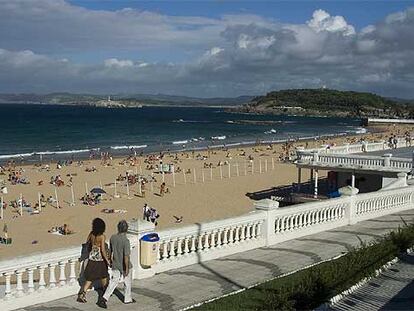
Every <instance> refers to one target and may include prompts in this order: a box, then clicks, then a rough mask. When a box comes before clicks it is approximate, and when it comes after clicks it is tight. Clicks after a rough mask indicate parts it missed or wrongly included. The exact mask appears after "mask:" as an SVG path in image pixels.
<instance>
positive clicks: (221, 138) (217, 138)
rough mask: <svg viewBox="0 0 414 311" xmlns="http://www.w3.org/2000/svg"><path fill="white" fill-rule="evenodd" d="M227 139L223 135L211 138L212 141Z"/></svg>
mask: <svg viewBox="0 0 414 311" xmlns="http://www.w3.org/2000/svg"><path fill="white" fill-rule="evenodd" d="M226 138H227V137H226V136H225V135H222V136H211V139H212V140H225V139H226Z"/></svg>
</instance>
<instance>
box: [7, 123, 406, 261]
mask: <svg viewBox="0 0 414 311" xmlns="http://www.w3.org/2000/svg"><path fill="white" fill-rule="evenodd" d="M397 139H405V141H406V144H407V146H409V145H411V128H410V127H408V126H389V127H386V128H385V127H382V128H381V130H380V131H379V130H376V131H373V132H371V133H366V134H364V135H355V136H340V137H325V138H319V139H314V140H308V141H298V140H289V141H286V142H284V143H281V144H263V145H262V144H257V145H254V146H248V147H247V146H244V147H239V148H226V147H223V148H221V149H206V150H200V151H188V152H185V151H183V152H175V153H174V152H169V151H165V152H159V153H156V154H143V153H137V152H135V151H134V150H131V154H130V155H129V156H127V157H124V158H115V157H113V156H112V155H111V154H110V153H107V152H105V153H91V154H90V158H89V159H88V160H76V159H74V158H73V157H71V158H70V159H67V160H60V161H58V162H55V163H53V162H48V163H37V164H35V165H26V164H25V163H24V162H23V163H22V162H21V161H16V160H10V161H8V162H7V163H6V164H5V165H2V166H0V192H1V193H0V195H1V202H0V207H1V204H2V206H3V208H2V211H1V216H2V219H0V225H1V226H3V236H5V235H7V237H8V238H13V242H12V244H11V245H15V247H13V246H11V247H10V246H9V245H8V246H7V247H8V250H7V251H5V250H4V248H3V247H2V246H0V254H1V255H3V254H4V255H7V256H11V255H13V254H23V253H25V252H33V251H36V250H40V249H49V248H53V247H56V245H59V244H61V243H60V242H61V241H58V240H54V239H56V238H57V237H56V236H71V237H73V236H75V237H74V238H71V239H70V240H69V241H68V242H64V243H63V244H65V245H71V244H74V243H75V242H79V238H78V237H76V233H78V232H81V231H82V232H83V231H85V230H87V227H88V226H89V223H90V219H92V218H93V217H94V216H96V215H97V213H100V215H102V217H106V218H105V219H106V221H109V222H113V223H115V222H116V221H118V220H119V219H120V217H123V218H125V217H126V218H129V219H133V218H135V219H142V220H144V221H150V222H153V223H154V224H155V225H157V226H158V227H160V228H165V227H169V226H174V225H178V224H188V223H193V222H203V221H208V220H213V219H217V218H223V217H230V216H236V215H239V214H242V213H245V212H248V211H249V210H251V209H252V205H253V204H252V202H251V201H250V199H249V198H247V197H246V196H245V194H246V193H247V192H253V191H258V190H262V189H264V188H266V187H267V188H269V187H273V186H276V185H283V184H289V183H292V182H294V181H295V179H296V177H295V170H294V168H293V165H292V164H291V163H292V161H293V160H294V159H295V154H296V150H297V148H298V147H301V148H313V147H320V146H325V147H327V148H330V147H332V146H335V145H338V144H343V143H345V142H348V143H357V142H362V143H364V142H372V141H381V140H382V141H385V142H386V143H388V144H390V145H391V146H393V145H396V143H397ZM125 214H127V215H125ZM111 217H112V218H113V219H111ZM45 233H48V234H49V236H50V237H49V236H48V235H45ZM40 241H41V242H40ZM31 244H32V245H39V244H42V245H43V246H42V247H39V246H37V248H36V247H29V246H28V245H31ZM25 245H26V247H25ZM2 248H3V250H2ZM15 248H16V249H17V250H16V251H10V250H11V249H15Z"/></svg>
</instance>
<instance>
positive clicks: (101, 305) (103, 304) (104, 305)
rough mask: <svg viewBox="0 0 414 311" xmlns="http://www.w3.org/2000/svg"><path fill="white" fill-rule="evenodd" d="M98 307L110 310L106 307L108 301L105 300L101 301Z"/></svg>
mask: <svg viewBox="0 0 414 311" xmlns="http://www.w3.org/2000/svg"><path fill="white" fill-rule="evenodd" d="M97 305H98V307H101V308H102V309H108V306H107V305H106V300H105V299H104V298H102V299H99V300H98V303H97Z"/></svg>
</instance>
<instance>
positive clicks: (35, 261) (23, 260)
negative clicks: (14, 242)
mask: <svg viewBox="0 0 414 311" xmlns="http://www.w3.org/2000/svg"><path fill="white" fill-rule="evenodd" d="M80 252H81V246H73V247H68V248H60V249H57V250H53V251H47V252H42V253H40V252H39V253H34V254H31V255H24V256H18V257H15V258H13V259H5V260H2V261H0V275H1V274H4V273H8V272H12V271H18V270H21V269H27V268H30V267H38V266H42V265H48V264H51V263H57V262H60V261H66V260H69V259H77V258H79V257H80Z"/></svg>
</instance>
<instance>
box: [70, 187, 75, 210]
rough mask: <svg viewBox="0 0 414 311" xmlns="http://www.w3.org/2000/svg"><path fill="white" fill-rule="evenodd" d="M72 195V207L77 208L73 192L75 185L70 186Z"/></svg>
mask: <svg viewBox="0 0 414 311" xmlns="http://www.w3.org/2000/svg"><path fill="white" fill-rule="evenodd" d="M70 194H71V196H72V203H71V204H70V205H71V206H75V192H74V191H73V185H72V186H70Z"/></svg>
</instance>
